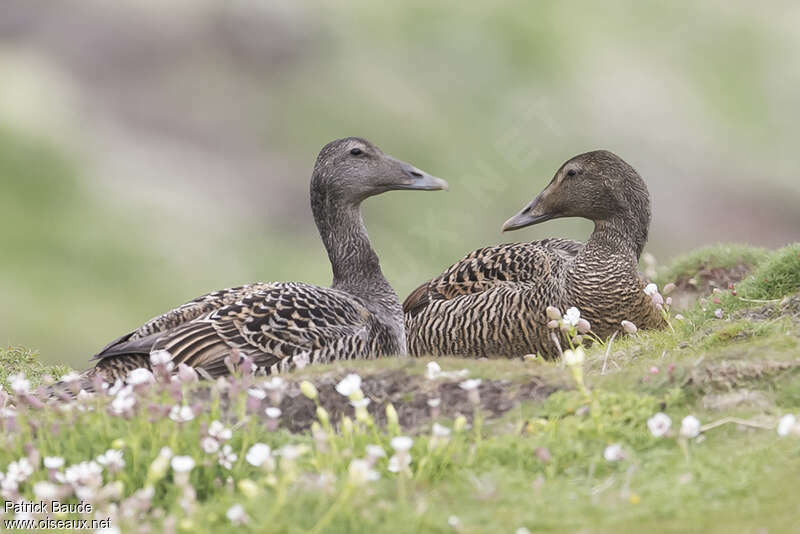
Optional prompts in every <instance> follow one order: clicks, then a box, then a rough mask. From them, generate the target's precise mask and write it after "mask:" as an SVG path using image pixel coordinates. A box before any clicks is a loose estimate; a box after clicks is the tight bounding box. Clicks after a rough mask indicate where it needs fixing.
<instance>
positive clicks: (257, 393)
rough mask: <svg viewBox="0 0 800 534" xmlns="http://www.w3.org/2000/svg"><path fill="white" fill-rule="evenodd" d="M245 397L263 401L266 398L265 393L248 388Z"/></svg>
mask: <svg viewBox="0 0 800 534" xmlns="http://www.w3.org/2000/svg"><path fill="white" fill-rule="evenodd" d="M247 395H249V396H250V397H253V398H254V399H257V400H264V399H265V398H267V392H266V391H264V390H263V389H259V388H250V389H248V390H247Z"/></svg>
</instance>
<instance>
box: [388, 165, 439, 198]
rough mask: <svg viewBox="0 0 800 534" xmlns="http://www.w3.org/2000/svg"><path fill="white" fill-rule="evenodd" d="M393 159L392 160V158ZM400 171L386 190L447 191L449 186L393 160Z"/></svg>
mask: <svg viewBox="0 0 800 534" xmlns="http://www.w3.org/2000/svg"><path fill="white" fill-rule="evenodd" d="M392 159H394V158H392ZM394 161H395V162H396V164H397V167H398V170H399V171H400V172H399V173H398V174H399V177H398V178H397V179H395V180H392V181H391V183H389V184H387V185H386V187H387V188H388V189H392V190H397V191H447V189H449V187H450V185H449V184H448V183H447V182H446V181H444V180H442V179H441V178H437V177H436V176H432V175H430V174H428V173H427V172H425V171H422V170H420V169H418V168H416V167H414V166H413V165H410V164H408V163H406V162H405V161H400V160H394Z"/></svg>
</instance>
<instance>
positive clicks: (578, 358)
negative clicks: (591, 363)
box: [564, 345, 586, 366]
mask: <svg viewBox="0 0 800 534" xmlns="http://www.w3.org/2000/svg"><path fill="white" fill-rule="evenodd" d="M585 359H586V353H585V352H584V350H583V347H582V346H580V345H579V346H578V348H577V349H575V350H571V349H567V350H565V351H564V363H565V364H566V365H570V366H572V365H583V361H584V360H585Z"/></svg>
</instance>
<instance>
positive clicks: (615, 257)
mask: <svg viewBox="0 0 800 534" xmlns="http://www.w3.org/2000/svg"><path fill="white" fill-rule="evenodd" d="M559 217H583V218H585V219H589V220H591V221H593V222H594V232H593V233H592V235H591V237H590V238H589V240H588V241H587V242H586V243H585V244H584V243H579V242H576V241H571V240H567V239H545V240H543V241H534V242H531V243H509V244H504V245H497V246H493V247H487V248H483V249H479V250H476V251H474V252H472V253H470V254H468V255H467V256H466V257H465V258H464V259H462V260H461V261H459V262H458V263H455V264H454V265H452V266H450V267H449V268H448V269H447V270H445V271H444V272H443V273H442V274H441V275H439V276H437V277H436V278H434V279H432V280H430V281H429V282H426V283H425V284H422V285H421V286H420V287H418V288H417V289H416V290H415V291H413V292H412V293H411V294H410V295H409V296H408V298H407V299H406V301H405V303H404V304H403V310H404V312H405V323H406V335H407V338H408V348H409V352H410V354H412V355H416V356H424V355H470V356H478V357H480V356H497V355H503V356H522V355H526V354H531V353H533V354H537V353H538V354H540V355H542V356H544V357H550V358H554V357H557V356H558V350H559V349H558V347H557V345H556V343H555V342H554V341H553V339H552V336H551V333H552V330H551V329H548V327H547V323H548V317H547V312H546V310H547V307H548V306H554V307H556V308H558V309H560V310H561V311H562V312H563V311H564V310H566V309H568V308H570V307H577V308H578V309H579V310H580V313H581V316H582V317H583V318H585V319H587V320H588V321H589V322H590V323H591V327H592V332H593V333H594V334H596V335H597V336H599V337H601V338H606V337H608V336H610V335H611V334H613V333H614V332H615V331H618V330H620V329H621V328H622V327H621V322H622V321H623V320H627V321H631V322H633V323H634V324H635V325H636V326H638V327H639V328H658V327H661V326H663V325H664V320H663V318H662V315H661V311H660V310H659V309H658V308H657V307H656V306H655V305H654V304H653V302H652V299H651V298H650V297H649V296H648V295H646V294H645V292H644V288H645V281H644V280H643V279H642V278H641V277H640V275H639V272H638V269H637V266H638V261H639V256H640V255H641V253H642V249H643V248H644V246H645V243H646V242H647V234H648V229H649V226H650V195H649V193H648V191H647V186H646V185H645V183H644V181H643V180H642V178H641V177H640V176H639V174H638V173H637V172H636V171H635V170H634V169H633V168H632V167H631V166H630V165H628V164H627V163H626V162H625V161H623V160H622V159H621V158H619V157H618V156H616V155H614V154H612V153H611V152H608V151H605V150H598V151H594V152H588V153H585V154H580V155H578V156H575V157H573V158H572V159H570V160H569V161H567V162H566V163H564V164H563V165H562V166H561V168H560V169H558V171H557V172H556V173H555V176H554V177H553V179H552V180H551V181H550V183H549V184H548V186H547V187H546V188H545V189H544V190H543V191H542V192H541V193H540V194H539V195H538V196H537V197H536V198H534V199H533V201H532V202H530V203H529V204H528V205H526V206H525V207H524V208H523V209H522V210H521V211H520V212H519V213H517V214H516V215H514V216H513V217H511V218H510V219H509V220H508V221H506V222H505V224H504V225H503V228H502V229H503V231H511V230H518V229H520V228H524V227H526V226H530V225H533V224H539V223H542V222H544V221H548V220H550V219H556V218H559ZM562 343H563V340H562Z"/></svg>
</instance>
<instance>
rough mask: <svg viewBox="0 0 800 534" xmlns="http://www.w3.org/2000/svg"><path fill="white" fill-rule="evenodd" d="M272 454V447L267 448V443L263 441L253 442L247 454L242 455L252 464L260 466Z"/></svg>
mask: <svg viewBox="0 0 800 534" xmlns="http://www.w3.org/2000/svg"><path fill="white" fill-rule="evenodd" d="M271 454H272V449H270V448H269V445H267V444H265V443H255V444H254V445H253V446H252V447H250V450H248V451H247V455H246V456H245V457H244V459H245V460H247V463H249V464H250V465H252V466H255V467H261V464H263V463H264V462H266V461H267V459H269V458H270V455H271Z"/></svg>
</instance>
